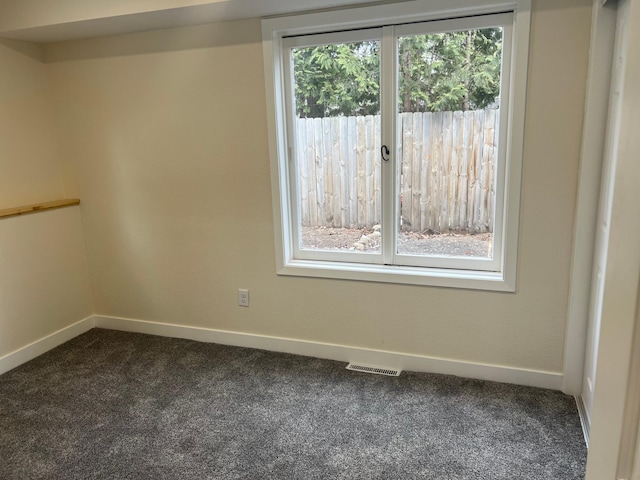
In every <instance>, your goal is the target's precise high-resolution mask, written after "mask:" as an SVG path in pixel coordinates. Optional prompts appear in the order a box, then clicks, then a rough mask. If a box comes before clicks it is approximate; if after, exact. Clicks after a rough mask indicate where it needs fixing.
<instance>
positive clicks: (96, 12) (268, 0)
mask: <svg viewBox="0 0 640 480" xmlns="http://www.w3.org/2000/svg"><path fill="white" fill-rule="evenodd" d="M62 1H66V4H62V3H61V4H60V6H61V7H62V6H63V5H64V6H65V7H66V8H67V11H66V12H65V11H64V10H62V8H58V9H57V8H56V5H55V2H62ZM84 1H85V2H86V3H84V4H78V7H77V8H76V9H75V10H74V9H73V8H71V9H70V8H69V5H70V4H69V2H68V0H47V4H46V7H48V8H49V10H50V12H46V10H43V9H37V8H33V4H32V5H31V10H29V7H28V5H29V4H28V3H27V2H25V1H24V0H1V1H0V18H1V17H4V19H5V21H0V38H8V39H15V40H25V41H30V42H37V43H50V42H59V41H65V40H74V39H80V38H90V37H100V36H106V35H119V34H124V33H133V32H140V31H147V30H156V29H161V28H172V27H179V26H186V25H199V24H204V23H211V22H220V21H227V20H239V19H244V18H255V17H267V16H274V15H283V14H287V13H295V12H304V11H310V10H319V9H325V8H335V7H344V6H349V5H358V4H365V3H387V2H379V1H377V2H372V1H371V0H211V1H206V2H203V1H202V0H194V1H191V2H189V1H188V0H145V1H142V0H129V2H128V3H127V4H125V3H122V4H121V5H122V6H121V7H119V6H118V4H117V2H114V1H113V0H111V3H109V0H101V3H94V4H91V2H90V1H87V0H84ZM396 1H397V0H396ZM135 2H138V3H135ZM154 2H155V3H154ZM185 3H191V5H187V6H184V5H185ZM88 5H91V7H90V8H89V9H88V8H87V6H88ZM176 5H178V6H177V7H175V6H176ZM132 7H134V8H132ZM171 7H175V8H171ZM76 13H77V14H76ZM47 15H48V16H47ZM7 19H8V20H7ZM11 20H13V22H12V21H11ZM16 27H17V28H16Z"/></svg>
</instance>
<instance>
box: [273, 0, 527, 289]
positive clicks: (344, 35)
mask: <svg viewBox="0 0 640 480" xmlns="http://www.w3.org/2000/svg"><path fill="white" fill-rule="evenodd" d="M436 3H437V2H436ZM442 4H443V5H444V6H445V8H443V9H441V10H438V9H437V8H436V9H435V10H434V7H433V5H434V2H429V5H427V3H426V2H422V1H418V2H407V4H393V5H386V6H377V7H366V8H359V9H352V10H342V11H338V12H325V13H317V14H307V15H299V16H294V17H286V18H278V19H271V20H265V21H264V22H263V32H264V42H263V45H264V52H265V73H266V84H267V93H268V107H269V115H270V119H269V120H270V123H269V126H270V136H271V139H270V140H271V152H270V153H271V161H272V179H273V197H274V215H275V218H276V222H275V224H276V225H275V230H276V232H275V233H276V244H277V258H278V273H280V274H289V275H305V276H321V277H329V278H348V279H358V280H370V281H384V282H396V283H412V284H424V285H439V286H450V287H462V288H479V289H489V290H504V291H513V290H515V272H516V260H517V255H516V248H517V229H518V211H519V191H520V172H521V162H522V137H523V123H524V92H525V81H526V64H527V49H528V23H529V2H528V0H527V1H523V0H519V1H515V2H513V3H512V4H510V5H507V7H508V8H506V7H505V3H504V2H487V1H484V2H480V1H468V0H467V1H464V2H463V1H449V2H443V3H442Z"/></svg>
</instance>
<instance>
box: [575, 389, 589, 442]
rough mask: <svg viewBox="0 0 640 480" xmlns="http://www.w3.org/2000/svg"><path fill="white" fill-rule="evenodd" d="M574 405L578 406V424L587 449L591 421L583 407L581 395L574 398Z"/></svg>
mask: <svg viewBox="0 0 640 480" xmlns="http://www.w3.org/2000/svg"><path fill="white" fill-rule="evenodd" d="M575 399H576V405H577V406H578V415H580V423H581V424H582V434H583V435H584V441H585V443H586V444H587V448H589V435H590V433H591V420H590V419H589V413H588V412H587V409H586V407H585V406H584V401H583V400H582V396H581V395H577V396H576V397H575Z"/></svg>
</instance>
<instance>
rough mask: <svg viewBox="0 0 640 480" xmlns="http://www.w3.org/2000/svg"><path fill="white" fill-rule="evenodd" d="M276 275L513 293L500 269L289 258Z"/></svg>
mask: <svg viewBox="0 0 640 480" xmlns="http://www.w3.org/2000/svg"><path fill="white" fill-rule="evenodd" d="M278 275H293V276H301V277H317V278H332V279H340V280H359V281H367V282H382V283H398V284H406V285H423V286H433V287H447V288H464V289H472V290H489V291H498V292H515V281H513V280H510V279H508V278H505V277H506V276H505V274H504V273H503V272H481V271H473V270H453V269H444V268H426V267H403V266H396V265H371V264H361V263H346V262H327V261H317V260H289V261H288V262H286V264H285V265H282V266H280V268H278Z"/></svg>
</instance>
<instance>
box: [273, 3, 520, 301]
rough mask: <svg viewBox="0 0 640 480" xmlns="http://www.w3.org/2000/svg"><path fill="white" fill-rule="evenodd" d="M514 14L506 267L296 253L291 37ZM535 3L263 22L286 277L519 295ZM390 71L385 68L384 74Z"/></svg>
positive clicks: (389, 8)
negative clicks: (287, 41) (288, 102)
mask: <svg viewBox="0 0 640 480" xmlns="http://www.w3.org/2000/svg"><path fill="white" fill-rule="evenodd" d="M501 12H514V37H513V56H512V62H511V66H510V70H511V86H510V90H509V94H510V95H509V97H510V98H509V105H510V107H509V113H508V115H509V121H508V125H509V135H508V136H507V137H506V138H505V139H506V141H507V145H506V149H505V151H506V154H507V156H508V158H509V159H510V160H509V161H508V162H506V166H505V176H506V178H505V188H506V190H507V192H506V196H505V202H504V205H503V218H504V222H505V225H507V228H505V229H504V231H503V236H502V242H503V244H502V264H501V265H502V268H501V269H500V271H498V272H488V271H473V270H456V269H450V268H431V267H402V266H389V265H375V264H366V263H347V262H336V261H328V260H300V259H296V258H295V257H294V253H293V248H292V245H293V238H291V237H292V235H291V228H289V225H290V224H291V216H292V212H291V207H290V205H291V203H290V201H291V199H290V195H291V193H290V192H291V189H290V188H289V178H288V169H287V165H286V158H289V155H288V153H289V152H288V151H287V150H288V148H289V147H288V145H287V138H286V137H287V134H286V118H285V116H286V110H285V108H283V107H282V105H283V104H284V101H283V100H284V92H285V88H284V79H283V71H284V69H283V68H282V65H281V63H282V55H281V48H282V39H283V37H286V36H290V35H300V34H311V33H322V32H329V31H336V30H346V29H357V28H366V27H378V26H381V25H383V24H384V25H387V24H400V23H408V22H419V21H427V20H436V19H447V18H452V17H460V16H470V15H479V14H488V13H501ZM530 17H531V0H512V1H498V0H435V1H434V0H416V1H410V2H404V3H394V4H389V5H378V6H371V7H361V8H352V9H345V10H336V11H329V12H320V13H311V14H304V15H295V16H290V17H279V18H272V19H266V20H263V23H262V27H263V42H262V43H263V54H264V69H265V88H266V97H267V119H268V134H269V154H270V160H271V183H272V185H271V186H272V197H273V216H274V235H275V244H276V266H277V273H278V274H280V275H296V276H309V277H322V278H337V279H351V280H364V281H374V282H387V283H403V284H415V285H432V286H441V287H456V288H468V289H480V290H494V291H507V292H513V291H515V290H516V270H517V248H518V228H519V216H520V186H521V175H522V158H523V146H524V113H525V97H526V81H527V65H528V56H529V28H530ZM383 74H384V72H383Z"/></svg>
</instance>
